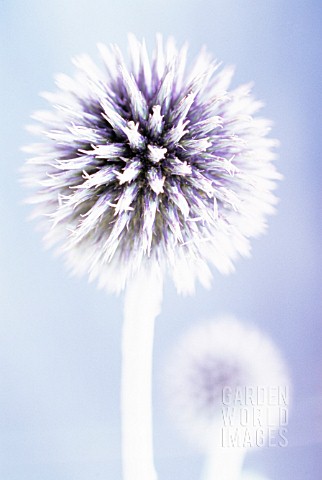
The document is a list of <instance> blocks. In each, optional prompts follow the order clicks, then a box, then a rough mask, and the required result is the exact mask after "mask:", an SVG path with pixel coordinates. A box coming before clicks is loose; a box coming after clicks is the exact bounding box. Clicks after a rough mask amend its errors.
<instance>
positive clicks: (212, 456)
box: [202, 428, 247, 480]
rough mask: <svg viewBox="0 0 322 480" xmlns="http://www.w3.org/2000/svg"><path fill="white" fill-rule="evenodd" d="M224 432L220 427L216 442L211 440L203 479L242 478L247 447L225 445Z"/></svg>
mask: <svg viewBox="0 0 322 480" xmlns="http://www.w3.org/2000/svg"><path fill="white" fill-rule="evenodd" d="M222 432H223V431H222V430H221V429H220V428H218V429H216V435H215V439H214V442H211V445H210V448H209V449H208V456H207V459H206V465H205V468H204V471H203V475H202V480H238V479H239V478H240V475H241V471H242V466H243V462H244V458H245V455H246V452H247V448H246V447H243V446H238V445H235V446H233V445H227V444H226V445H225V440H223V433H222ZM219 436H221V439H219Z"/></svg>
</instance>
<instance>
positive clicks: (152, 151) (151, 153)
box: [148, 145, 167, 163]
mask: <svg viewBox="0 0 322 480" xmlns="http://www.w3.org/2000/svg"><path fill="white" fill-rule="evenodd" d="M166 153H167V149H166V148H162V147H158V146H157V145H148V158H149V160H150V161H151V162H152V163H159V162H160V160H163V159H164V158H165V154H166Z"/></svg>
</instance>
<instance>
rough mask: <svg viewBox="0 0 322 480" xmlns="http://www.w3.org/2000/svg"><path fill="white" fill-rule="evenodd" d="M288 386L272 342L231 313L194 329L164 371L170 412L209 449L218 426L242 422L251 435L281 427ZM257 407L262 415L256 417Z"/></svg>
mask: <svg viewBox="0 0 322 480" xmlns="http://www.w3.org/2000/svg"><path fill="white" fill-rule="evenodd" d="M289 388H290V378H289V375H288V372H287V368H286V365H285V362H284V360H283V358H282V356H281V354H280V353H279V351H278V349H277V348H276V346H275V345H274V344H273V342H272V341H271V340H270V339H269V338H268V337H267V336H266V335H265V334H264V333H262V332H261V331H260V330H258V329H257V328H255V327H251V326H248V325H244V324H243V323H241V322H240V321H238V320H237V319H235V318H234V317H231V316H223V317H220V318H218V319H217V320H216V321H213V322H208V323H204V324H200V325H198V326H195V327H192V328H190V330H189V331H188V332H187V333H186V334H185V335H184V336H183V337H182V338H181V339H180V340H179V342H178V344H177V345H176V347H175V348H174V349H173V351H172V353H171V354H170V356H169V358H168V361H167V365H166V369H165V390H166V397H167V401H168V407H169V411H170V414H171V415H172V416H173V419H174V421H175V423H176V424H177V426H178V427H179V429H180V430H181V431H182V432H183V434H184V435H185V436H186V437H187V438H188V439H190V440H192V442H193V443H194V444H195V445H198V446H201V447H202V448H205V447H208V445H209V442H210V440H209V439H210V437H211V438H212V436H213V433H214V428H215V429H217V430H218V429H220V428H221V427H226V426H227V427H228V426H231V427H236V428H238V427H240V422H242V423H243V425H242V426H243V427H247V429H248V430H249V432H250V435H253V433H252V431H253V430H254V428H257V427H261V428H263V429H264V430H266V429H267V428H268V427H275V428H278V426H279V423H280V407H281V405H280V404H279V401H278V396H279V395H280V396H282V395H283V400H285V395H286V396H287V400H288V395H289ZM279 389H280V391H279ZM285 392H286V393H285ZM284 407H285V409H286V408H288V405H284V404H283V408H284ZM229 409H230V413H229ZM246 409H247V410H248V411H247V412H246V411H245V410H246ZM254 409H255V411H256V415H260V416H258V418H255V419H254V416H253V410H254ZM238 411H239V412H242V413H243V416H242V417H243V418H241V416H240V415H239V414H238ZM225 412H226V413H225ZM227 412H228V413H227ZM245 413H246V416H245V415H244V414H245ZM283 413H284V411H283ZM225 416H226V417H227V419H228V417H230V418H229V421H228V420H227V422H226V421H225ZM254 420H255V421H254ZM254 423H255V424H254ZM253 427H254V428H253Z"/></svg>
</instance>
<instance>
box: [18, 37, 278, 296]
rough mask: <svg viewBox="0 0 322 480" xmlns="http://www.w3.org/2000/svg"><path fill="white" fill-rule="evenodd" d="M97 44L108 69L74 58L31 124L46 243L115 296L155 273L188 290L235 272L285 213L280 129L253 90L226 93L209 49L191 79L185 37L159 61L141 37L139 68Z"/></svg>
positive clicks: (30, 174)
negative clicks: (274, 128) (278, 159)
mask: <svg viewBox="0 0 322 480" xmlns="http://www.w3.org/2000/svg"><path fill="white" fill-rule="evenodd" d="M98 47H99V51H100V55H101V57H102V60H103V63H104V69H100V68H98V67H97V66H96V65H95V64H94V63H93V62H92V60H91V59H90V58H89V57H88V56H86V55H82V56H79V57H77V58H75V59H74V64H75V66H76V73H75V75H74V76H73V77H69V76H66V75H58V76H57V86H58V91H57V92H56V93H45V94H44V97H45V98H46V99H47V100H48V101H49V102H50V103H51V104H52V108H51V110H49V111H47V110H46V111H40V112H36V113H35V114H34V116H33V118H34V119H35V120H37V121H38V122H39V123H38V124H37V125H35V126H33V132H34V133H37V134H40V135H41V136H42V137H43V138H45V141H44V142H43V143H38V144H33V145H30V146H29V147H26V151H27V152H28V153H29V154H31V156H32V158H30V159H29V161H28V162H27V165H26V167H25V174H24V177H25V180H26V183H28V184H29V185H30V186H32V187H37V188H38V190H37V192H36V195H34V196H33V198H32V199H31V202H33V203H35V204H36V205H37V207H36V209H35V215H36V216H42V215H44V214H45V216H49V220H50V221H46V222H45V225H46V227H47V230H48V231H47V235H46V239H47V241H48V242H49V244H58V246H59V247H58V250H59V252H61V253H63V254H64V255H65V258H66V260H67V263H68V264H69V266H70V267H71V269H72V270H73V271H74V272H78V273H85V272H88V273H89V274H90V278H98V280H99V283H100V284H101V285H102V286H105V287H107V288H108V289H112V290H116V291H119V290H121V289H122V288H123V287H124V286H125V284H126V281H127V280H128V279H129V278H130V277H131V276H133V275H134V274H135V272H136V271H137V270H138V269H139V268H140V267H141V266H142V265H143V264H144V265H148V266H150V265H151V266H152V265H157V266H159V267H160V268H161V269H162V270H164V271H166V270H169V271H170V274H171V275H172V277H173V279H174V281H175V283H176V285H177V288H178V290H181V291H184V292H189V291H191V290H193V287H194V281H195V278H199V280H200V281H201V282H202V283H203V284H209V281H210V278H211V274H210V269H209V267H208V262H210V263H212V264H213V265H215V266H216V267H217V268H218V269H219V270H220V271H221V272H223V273H228V272H230V271H231V270H232V269H233V261H234V260H235V258H236V257H237V256H238V255H247V254H248V253H249V248H250V247H249V237H252V236H256V235H258V234H259V233H261V232H262V231H263V230H264V229H265V218H266V215H267V214H271V213H272V212H273V210H274V208H273V205H274V204H275V200H276V199H275V197H274V195H273V193H272V191H273V189H274V187H275V180H276V179H277V178H278V177H279V176H278V174H277V172H276V170H275V168H274V166H273V164H272V160H273V158H274V153H273V151H272V150H273V148H274V146H275V145H276V141H275V140H272V139H270V138H268V137H267V133H268V132H269V129H270V123H269V122H268V121H267V120H265V119H262V118H259V117H255V118H254V117H253V116H252V115H253V114H254V113H255V112H256V111H257V110H258V109H259V108H260V107H261V104H260V103H259V102H258V101H255V100H254V99H253V98H252V96H251V95H250V88H251V87H250V86H249V85H242V86H240V87H239V88H236V89H234V90H232V91H230V92H228V87H229V84H230V81H231V77H232V74H233V70H232V68H230V67H229V68H225V69H222V70H221V71H220V72H219V73H218V72H217V70H218V67H219V64H218V63H217V62H215V61H213V60H212V59H211V57H210V56H209V54H207V53H206V52H205V51H204V50H203V51H201V53H200V54H199V56H198V58H197V60H196V62H195V63H194V65H193V67H192V69H191V70H190V71H189V72H188V73H187V72H186V53H187V47H186V46H184V47H183V48H182V49H181V50H177V48H176V46H175V44H174V41H173V39H169V40H168V41H167V42H166V44H165V45H164V44H163V41H162V38H161V36H157V40H156V48H155V50H154V52H153V55H152V60H151V61H150V60H149V55H148V53H147V49H146V46H145V43H144V42H142V43H140V42H139V41H138V40H137V39H136V38H135V37H133V36H130V37H129V51H130V65H129V66H127V65H126V62H125V60H124V58H123V56H122V54H121V52H120V50H119V49H118V47H116V46H110V47H107V46H105V45H101V44H100V45H99V46H98ZM47 220H48V219H47ZM50 225H51V228H48V227H50Z"/></svg>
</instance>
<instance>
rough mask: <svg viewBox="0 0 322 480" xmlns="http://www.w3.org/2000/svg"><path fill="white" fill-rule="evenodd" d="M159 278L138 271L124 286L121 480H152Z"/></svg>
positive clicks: (160, 287)
mask: <svg viewBox="0 0 322 480" xmlns="http://www.w3.org/2000/svg"><path fill="white" fill-rule="evenodd" d="M162 287H163V285H162V277H161V275H160V274H159V272H156V271H155V270H154V271H153V272H147V271H146V270H143V269H142V270H141V271H140V272H139V273H138V274H137V275H136V276H135V277H134V278H133V280H132V281H131V282H130V283H129V284H128V285H127V288H126V292H125V302H124V324H123V336H122V386H121V410H122V460H123V479H124V480H156V478H157V475H156V471H155V468H154V462H153V433H152V359H153V334H154V320H155V318H156V317H157V315H158V314H159V313H160V310H161V301H162Z"/></svg>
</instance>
